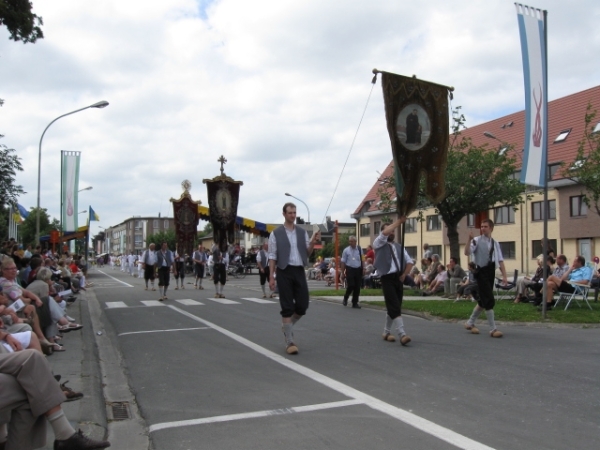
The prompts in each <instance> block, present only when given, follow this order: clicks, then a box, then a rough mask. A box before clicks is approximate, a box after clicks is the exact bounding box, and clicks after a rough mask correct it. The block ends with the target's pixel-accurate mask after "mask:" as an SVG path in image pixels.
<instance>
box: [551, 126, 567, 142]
mask: <svg viewBox="0 0 600 450" xmlns="http://www.w3.org/2000/svg"><path fill="white" fill-rule="evenodd" d="M570 132H571V128H569V129H567V130H562V131H561V132H560V133H559V135H558V136H556V139H554V143H555V144H556V143H557V142H563V141H565V140H566V139H567V136H568V135H569V133H570Z"/></svg>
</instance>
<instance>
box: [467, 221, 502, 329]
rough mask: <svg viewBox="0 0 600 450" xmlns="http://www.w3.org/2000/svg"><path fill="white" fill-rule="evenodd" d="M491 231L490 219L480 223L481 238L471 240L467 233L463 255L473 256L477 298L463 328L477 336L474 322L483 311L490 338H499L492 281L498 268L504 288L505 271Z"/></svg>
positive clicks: (470, 234)
mask: <svg viewBox="0 0 600 450" xmlns="http://www.w3.org/2000/svg"><path fill="white" fill-rule="evenodd" d="M492 231H494V222H493V221H492V220H490V219H485V220H483V221H482V222H481V233H482V235H481V236H477V237H476V238H473V233H469V244H467V245H466V246H465V255H467V256H470V255H473V257H474V260H475V264H476V265H477V269H476V270H475V281H476V282H477V289H478V293H479V296H478V297H479V298H478V300H477V305H476V306H475V308H474V309H473V313H472V314H471V317H470V318H469V320H468V321H467V323H466V324H465V328H466V329H467V330H469V331H470V332H471V333H472V334H479V330H478V329H477V327H475V321H476V320H477V318H478V317H479V315H480V314H481V312H482V311H483V310H485V315H486V317H487V320H488V323H489V325H490V336H491V337H494V338H501V337H502V333H501V332H500V331H498V330H497V329H496V322H495V321H494V305H495V304H496V300H495V299H494V291H493V288H494V279H495V275H496V268H497V267H500V271H501V272H502V284H503V285H505V286H506V283H507V279H506V269H505V267H504V258H503V256H502V250H501V249H500V244H498V242H497V241H495V240H494V239H492Z"/></svg>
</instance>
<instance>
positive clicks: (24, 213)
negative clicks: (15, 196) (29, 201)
mask: <svg viewBox="0 0 600 450" xmlns="http://www.w3.org/2000/svg"><path fill="white" fill-rule="evenodd" d="M17 209H18V210H19V214H21V217H22V218H23V219H27V218H28V217H29V211H27V210H26V209H25V207H24V206H23V205H21V204H20V203H17Z"/></svg>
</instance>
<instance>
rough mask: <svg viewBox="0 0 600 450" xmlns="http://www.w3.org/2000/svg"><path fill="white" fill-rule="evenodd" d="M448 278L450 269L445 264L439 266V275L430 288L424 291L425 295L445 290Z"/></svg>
mask: <svg viewBox="0 0 600 450" xmlns="http://www.w3.org/2000/svg"><path fill="white" fill-rule="evenodd" d="M447 278H448V271H447V270H446V267H445V266H444V265H443V264H439V265H438V266H437V275H436V277H435V278H434V279H433V281H432V282H431V284H430V285H429V289H428V290H426V291H423V296H425V297H427V296H428V295H435V294H436V293H438V292H443V291H444V282H445V281H446V279H447Z"/></svg>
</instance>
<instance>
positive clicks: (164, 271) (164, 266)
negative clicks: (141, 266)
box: [156, 242, 177, 302]
mask: <svg viewBox="0 0 600 450" xmlns="http://www.w3.org/2000/svg"><path fill="white" fill-rule="evenodd" d="M156 265H157V266H158V289H159V291H160V298H159V300H160V301H161V302H162V301H163V300H168V298H167V289H168V288H169V279H170V277H171V275H170V271H171V268H173V275H175V276H177V268H176V267H175V258H174V256H173V252H172V251H171V250H169V249H168V248H167V243H166V242H163V243H162V245H161V246H160V250H159V251H157V252H156Z"/></svg>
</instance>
